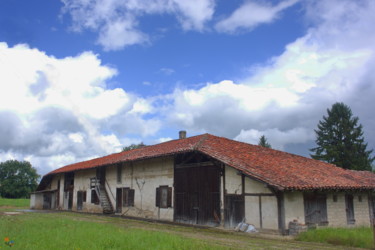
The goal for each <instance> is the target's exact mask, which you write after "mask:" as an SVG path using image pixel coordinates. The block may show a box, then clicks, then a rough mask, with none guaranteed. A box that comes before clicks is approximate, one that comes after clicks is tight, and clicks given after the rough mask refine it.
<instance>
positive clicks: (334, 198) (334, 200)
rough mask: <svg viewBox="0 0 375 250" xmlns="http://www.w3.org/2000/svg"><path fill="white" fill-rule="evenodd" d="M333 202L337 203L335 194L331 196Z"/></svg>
mask: <svg viewBox="0 0 375 250" xmlns="http://www.w3.org/2000/svg"><path fill="white" fill-rule="evenodd" d="M333 202H337V195H336V194H334V195H333Z"/></svg>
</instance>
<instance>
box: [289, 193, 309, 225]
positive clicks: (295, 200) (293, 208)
mask: <svg viewBox="0 0 375 250" xmlns="http://www.w3.org/2000/svg"><path fill="white" fill-rule="evenodd" d="M284 210H285V228H288V225H289V222H291V221H294V220H297V221H298V222H299V223H301V224H305V207H304V203H303V194H302V192H297V191H296V192H285V193H284Z"/></svg>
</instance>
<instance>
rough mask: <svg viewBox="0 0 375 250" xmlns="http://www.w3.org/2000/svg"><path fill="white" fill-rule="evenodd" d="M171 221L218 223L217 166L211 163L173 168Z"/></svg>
mask: <svg viewBox="0 0 375 250" xmlns="http://www.w3.org/2000/svg"><path fill="white" fill-rule="evenodd" d="M174 215H175V221H177V222H182V223H189V224H200V225H213V226H216V225H219V224H220V170H219V168H217V167H215V166H201V167H181V168H176V169H175V214H174Z"/></svg>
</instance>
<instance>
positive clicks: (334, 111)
mask: <svg viewBox="0 0 375 250" xmlns="http://www.w3.org/2000/svg"><path fill="white" fill-rule="evenodd" d="M327 113H328V115H327V116H323V120H321V121H319V123H318V128H317V129H316V130H315V133H316V140H315V142H316V144H317V147H315V148H312V149H310V151H311V152H313V154H311V157H312V158H314V159H316V160H321V161H325V162H328V163H332V164H335V165H337V166H339V167H342V168H345V169H353V170H369V171H371V169H372V167H371V164H372V162H373V161H374V159H375V157H372V156H371V154H372V151H373V150H367V143H365V142H364V137H363V131H362V125H361V124H359V125H358V120H359V119H358V117H353V114H352V111H351V109H350V108H349V106H347V105H345V104H344V103H335V104H333V105H332V108H331V109H327Z"/></svg>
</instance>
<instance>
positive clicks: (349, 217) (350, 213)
mask: <svg viewBox="0 0 375 250" xmlns="http://www.w3.org/2000/svg"><path fill="white" fill-rule="evenodd" d="M345 206H346V221H347V223H348V225H353V224H355V218H354V205H353V195H351V194H347V195H345Z"/></svg>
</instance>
